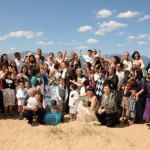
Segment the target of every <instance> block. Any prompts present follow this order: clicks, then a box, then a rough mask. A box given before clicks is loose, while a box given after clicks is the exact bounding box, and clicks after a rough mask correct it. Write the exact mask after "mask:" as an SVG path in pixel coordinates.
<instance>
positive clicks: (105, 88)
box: [103, 85, 111, 95]
mask: <svg viewBox="0 0 150 150" xmlns="http://www.w3.org/2000/svg"><path fill="white" fill-rule="evenodd" d="M103 90H104V93H105V94H106V95H109V94H110V93H111V89H110V87H109V86H107V85H106V86H105V87H104V89H103Z"/></svg>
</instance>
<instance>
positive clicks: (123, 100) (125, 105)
mask: <svg viewBox="0 0 150 150" xmlns="http://www.w3.org/2000/svg"><path fill="white" fill-rule="evenodd" d="M121 107H123V108H126V109H127V108H128V97H125V96H123V98H122V102H121Z"/></svg>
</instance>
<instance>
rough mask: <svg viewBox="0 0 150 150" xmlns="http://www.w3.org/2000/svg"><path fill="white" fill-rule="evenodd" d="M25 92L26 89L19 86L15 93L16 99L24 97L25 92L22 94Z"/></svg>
mask: <svg viewBox="0 0 150 150" xmlns="http://www.w3.org/2000/svg"><path fill="white" fill-rule="evenodd" d="M25 92H26V89H20V88H19V89H18V90H17V94H16V97H17V99H19V98H20V97H21V98H24V99H25V94H24V93H25Z"/></svg>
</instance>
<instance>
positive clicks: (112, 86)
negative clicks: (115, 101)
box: [108, 67, 118, 96]
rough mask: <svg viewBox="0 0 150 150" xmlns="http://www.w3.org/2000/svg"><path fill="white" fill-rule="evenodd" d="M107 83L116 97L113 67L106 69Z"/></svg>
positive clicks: (114, 69) (116, 86)
mask: <svg viewBox="0 0 150 150" xmlns="http://www.w3.org/2000/svg"><path fill="white" fill-rule="evenodd" d="M108 74H109V75H108V82H109V84H110V87H111V89H112V91H113V92H114V93H115V94H116V96H117V89H118V76H117V75H116V68H115V67H109V69H108Z"/></svg>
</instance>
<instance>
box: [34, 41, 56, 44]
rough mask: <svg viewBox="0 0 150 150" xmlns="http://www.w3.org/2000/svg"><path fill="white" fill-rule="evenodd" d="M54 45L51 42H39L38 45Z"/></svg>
mask: <svg viewBox="0 0 150 150" xmlns="http://www.w3.org/2000/svg"><path fill="white" fill-rule="evenodd" d="M52 44H54V42H53V41H50V42H44V41H39V42H37V43H36V45H52Z"/></svg>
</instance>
